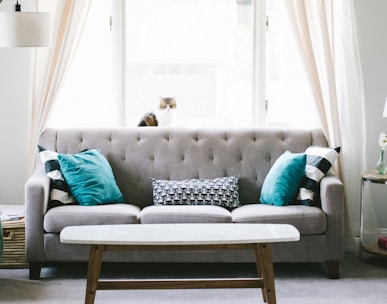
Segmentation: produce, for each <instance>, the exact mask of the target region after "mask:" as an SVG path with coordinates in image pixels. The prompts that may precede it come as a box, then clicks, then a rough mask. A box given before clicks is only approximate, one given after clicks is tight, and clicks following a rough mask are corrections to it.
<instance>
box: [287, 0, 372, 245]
mask: <svg viewBox="0 0 387 304" xmlns="http://www.w3.org/2000/svg"><path fill="white" fill-rule="evenodd" d="M285 1H286V2H287V4H288V5H289V14H290V16H291V19H292V20H293V26H294V30H295V33H296V35H297V36H298V39H299V42H300V50H301V52H302V56H303V58H304V63H305V68H306V72H307V73H308V76H309V77H308V79H309V80H310V85H311V87H312V88H313V92H314V97H315V102H316V107H317V109H318V112H319V118H320V124H321V127H322V128H323V130H324V132H325V135H326V137H327V139H328V141H329V144H330V145H331V146H332V147H334V146H341V157H340V158H339V161H338V162H337V163H338V165H337V166H336V167H335V170H336V172H337V173H338V174H339V176H340V177H341V178H342V180H343V183H344V187H345V195H346V206H345V217H346V218H345V220H346V221H345V222H346V230H345V232H346V242H347V243H352V239H353V238H352V225H351V224H352V223H351V218H352V217H353V216H354V215H355V216H356V215H358V212H357V210H358V208H359V202H360V189H359V185H360V172H361V171H363V170H364V167H365V151H364V147H365V117H364V113H365V112H364V92H363V79H362V71H361V65H360V59H359V58H360V56H359V49H358V43H357V33H356V20H355V15H354V4H353V0H340V1H335V0H313V1H310V0H285Z"/></svg>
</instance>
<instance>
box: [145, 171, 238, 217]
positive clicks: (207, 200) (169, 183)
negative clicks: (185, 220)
mask: <svg viewBox="0 0 387 304" xmlns="http://www.w3.org/2000/svg"><path fill="white" fill-rule="evenodd" d="M238 181H239V177H236V176H230V177H220V178H214V179H190V180H179V181H177V180H156V179H154V178H152V186H153V203H154V204H155V205H215V206H222V207H225V208H227V209H230V210H231V209H234V208H236V207H239V206H240V202H239V193H238V190H239V186H238Z"/></svg>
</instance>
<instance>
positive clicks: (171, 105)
mask: <svg viewBox="0 0 387 304" xmlns="http://www.w3.org/2000/svg"><path fill="white" fill-rule="evenodd" d="M159 99H160V102H159V105H158V107H157V109H156V111H151V112H147V113H146V114H145V115H144V116H143V117H142V118H141V120H140V122H139V123H138V126H139V127H157V126H170V125H172V123H173V116H174V110H175V109H176V107H177V104H176V97H159Z"/></svg>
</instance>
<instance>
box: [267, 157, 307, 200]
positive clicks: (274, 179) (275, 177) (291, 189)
mask: <svg viewBox="0 0 387 304" xmlns="http://www.w3.org/2000/svg"><path fill="white" fill-rule="evenodd" d="M305 165H306V154H305V153H291V152H289V151H286V152H285V153H284V154H282V155H281V156H280V157H279V158H278V159H277V160H276V162H275V163H274V165H273V166H272V168H271V169H270V171H269V173H268V174H267V176H266V178H265V180H264V182H263V185H262V190H261V203H263V204H269V205H276V206H287V205H289V204H290V203H291V202H292V201H293V200H294V199H295V198H296V196H297V194H298V189H299V185H300V183H301V180H302V178H303V177H304V174H305Z"/></svg>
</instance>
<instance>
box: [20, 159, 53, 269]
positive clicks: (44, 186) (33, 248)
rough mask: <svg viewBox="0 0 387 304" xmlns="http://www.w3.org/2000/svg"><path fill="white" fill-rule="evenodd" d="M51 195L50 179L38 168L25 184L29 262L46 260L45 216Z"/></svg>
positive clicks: (27, 254) (42, 169) (27, 253)
mask: <svg viewBox="0 0 387 304" xmlns="http://www.w3.org/2000/svg"><path fill="white" fill-rule="evenodd" d="M49 195H50V179H49V177H48V176H47V175H46V174H45V172H44V168H41V167H40V168H39V167H38V168H37V169H36V170H35V172H34V173H33V175H32V176H31V177H30V178H29V179H28V181H27V183H26V185H25V204H26V206H25V207H26V256H27V261H29V262H43V261H44V241H43V235H44V230H43V217H44V214H45V213H46V210H47V204H48V200H49Z"/></svg>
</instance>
